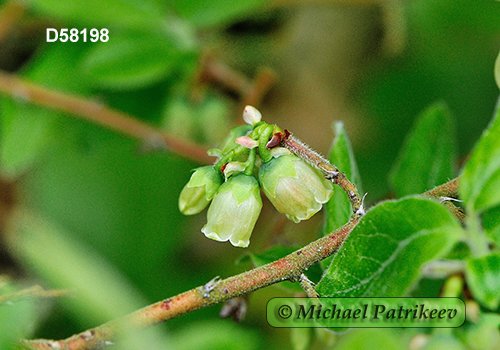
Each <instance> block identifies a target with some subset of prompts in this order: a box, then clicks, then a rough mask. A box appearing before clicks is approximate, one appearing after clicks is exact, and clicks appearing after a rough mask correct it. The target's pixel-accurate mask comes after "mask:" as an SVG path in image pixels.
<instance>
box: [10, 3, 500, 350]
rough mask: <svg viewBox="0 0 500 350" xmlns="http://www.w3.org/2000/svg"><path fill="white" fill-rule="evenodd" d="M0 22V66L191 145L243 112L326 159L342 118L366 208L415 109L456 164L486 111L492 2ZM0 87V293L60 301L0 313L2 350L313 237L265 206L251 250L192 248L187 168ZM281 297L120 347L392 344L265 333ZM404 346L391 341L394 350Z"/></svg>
mask: <svg viewBox="0 0 500 350" xmlns="http://www.w3.org/2000/svg"><path fill="white" fill-rule="evenodd" d="M0 8H1V10H0V40H1V41H0V69H1V70H2V71H3V72H9V73H10V74H13V75H15V76H16V77H19V78H21V79H23V80H24V81H26V82H30V83H32V84H36V85H37V86H40V87H43V88H46V89H50V90H54V91H60V92H64V93H67V94H72V95H76V96H79V97H82V98H84V99H88V100H89V101H98V102H100V103H102V104H104V105H106V106H109V107H110V108H113V109H116V110H118V111H121V112H124V113H127V114H129V115H131V116H133V117H134V118H137V119H139V120H142V121H144V122H146V123H148V124H149V125H151V126H153V127H155V128H157V129H158V130H162V131H164V132H166V133H169V134H170V135H174V136H175V137H178V138H179V139H181V140H188V141H190V142H194V143H196V144H198V145H200V147H201V148H210V147H215V146H216V145H217V143H218V142H219V141H221V140H222V139H223V138H224V136H225V135H226V133H227V132H228V131H229V130H230V128H231V127H232V126H234V125H238V124H241V123H242V120H241V113H242V110H243V106H244V105H245V104H247V103H251V104H253V105H255V106H256V107H258V108H259V109H260V110H261V112H262V115H263V118H264V119H265V120H266V121H267V122H268V123H276V124H278V125H279V126H280V127H282V128H286V129H288V130H290V131H292V132H293V133H294V134H295V135H296V136H297V137H298V138H300V139H301V140H303V141H305V142H306V143H308V144H309V145H311V146H312V147H313V148H315V149H317V150H318V151H320V152H321V153H323V154H326V155H327V154H328V152H329V148H330V146H331V142H332V140H333V137H334V132H333V128H332V123H333V122H334V121H343V122H344V123H345V126H346V129H347V132H348V134H349V136H350V138H351V141H352V143H353V148H354V153H355V156H356V159H357V162H358V167H359V170H360V174H361V179H362V183H363V190H364V191H365V192H367V193H368V196H367V203H369V204H372V203H376V202H377V201H379V200H381V199H385V198H390V197H391V196H392V195H393V194H392V191H391V188H390V186H389V182H388V180H387V178H388V174H389V172H390V170H391V167H392V165H393V163H394V161H395V159H396V157H397V154H398V151H399V148H400V146H401V145H402V143H403V140H404V137H405V135H406V134H407V133H408V131H409V130H410V129H411V126H412V123H413V120H414V119H415V118H416V117H417V116H418V114H419V113H420V112H422V110H424V109H425V108H426V107H427V106H429V105H430V104H432V103H434V102H436V101H444V102H445V103H446V104H447V105H448V107H449V108H450V110H451V112H452V113H453V115H454V118H455V127H456V135H457V146H458V151H459V155H460V157H461V158H460V159H461V160H462V161H463V159H464V158H465V157H466V155H467V154H468V152H469V151H470V150H471V148H472V146H473V144H474V143H475V141H476V140H477V139H478V137H479V136H480V134H481V131H482V130H483V129H484V128H485V126H486V125H487V123H488V121H489V120H490V118H491V116H492V114H493V110H494V106H495V101H496V99H497V97H498V87H497V86H496V85H495V81H494V76H493V68H494V63H495V59H496V57H497V55H498V52H499V50H500V3H499V2H498V1H466V0H458V1H457V0H453V1H451V0H440V1H438V0H388V1H384V0H379V1H362V0H352V1H349V0H331V1H293V0H290V1H283V0H276V1H264V0H243V1H240V2H238V3H237V4H236V3H232V2H229V1H224V0H220V1H211V2H205V1H200V0H196V1H189V2H184V1H181V0H172V1H161V0H147V1H142V2H141V1H124V0H108V1H105V2H101V1H97V0H90V1H78V0H65V1H62V0H32V1H29V2H17V1H0ZM47 28H56V29H60V28H78V29H79V30H82V29H83V28H87V29H89V30H90V29H91V28H98V29H101V28H107V29H109V41H107V42H90V41H87V42H82V39H81V38H80V40H79V41H78V42H65V43H63V42H60V41H58V42H46V29H47ZM89 38H90V36H89ZM0 85H2V86H0V88H1V89H0V90H2V91H3V94H2V95H1V100H0V122H1V125H0V126H1V129H0V172H1V176H0V291H1V292H2V294H5V293H7V292H14V291H16V290H23V289H24V288H28V287H30V286H32V285H34V284H39V285H41V286H43V287H44V288H46V289H64V290H68V291H69V293H70V294H69V296H66V297H58V298H43V299H42V300H39V299H28V300H23V301H19V302H16V303H15V304H14V305H12V307H11V308H9V309H7V308H6V307H5V306H4V305H0V306H1V307H0V347H1V348H8V346H9V345H7V344H8V342H10V341H11V340H12V339H14V338H18V337H27V338H39V337H44V338H53V339H59V338H65V337H68V336H70V335H72V334H74V333H79V332H81V331H83V330H85V329H87V328H90V327H93V326H96V325H98V324H101V323H103V322H106V321H108V320H110V319H113V318H115V317H117V316H120V315H124V314H126V313H128V312H130V311H133V310H135V309H137V308H139V307H142V306H144V305H147V304H149V303H152V302H156V301H158V300H162V299H165V298H167V297H169V296H172V295H175V294H178V293H180V292H183V291H185V290H188V289H191V288H194V287H196V286H198V285H202V284H204V283H206V282H208V281H209V280H210V279H212V278H213V277H215V276H221V277H228V276H231V275H233V274H236V273H239V272H242V271H244V270H247V269H249V268H251V267H252V264H251V261H250V260H249V259H246V258H245V256H246V255H248V253H249V252H252V253H261V252H263V251H265V250H266V249H268V248H269V247H271V246H273V245H275V244H281V245H285V246H291V247H292V246H300V245H303V244H305V243H307V242H309V241H310V240H312V239H314V238H315V237H317V236H318V235H319V231H320V229H321V227H322V221H321V217H320V215H318V216H317V217H314V218H313V219H311V220H310V222H306V223H301V224H299V225H296V224H293V223H291V222H287V221H286V220H285V219H284V218H283V217H282V216H281V215H279V214H277V213H276V212H275V211H274V209H273V208H272V207H271V206H270V205H269V203H264V212H263V214H262V216H261V218H260V219H259V222H258V224H257V227H256V229H255V232H254V234H253V236H252V240H251V244H250V247H249V248H248V249H240V248H234V247H232V246H230V244H229V243H227V244H223V243H218V242H214V241H211V240H208V239H206V238H205V237H204V236H203V234H202V233H201V232H200V229H201V227H202V226H203V225H204V223H205V215H204V213H203V214H199V215H197V216H194V217H184V216H182V215H181V214H180V212H179V210H178V207H177V198H178V195H179V193H180V191H181V189H182V187H183V185H184V184H185V183H186V182H187V181H188V179H189V176H190V171H191V169H192V168H194V167H196V166H199V165H201V164H203V163H202V161H201V160H196V159H195V158H194V157H185V156H180V155H178V154H177V153H176V152H165V151H162V150H159V149H156V148H155V147H154V142H153V141H151V140H150V142H144V140H137V139H136V138H134V137H131V136H130V135H123V134H122V133H120V132H118V131H117V130H113V129H110V128H107V127H105V126H102V125H100V124H99V123H93V122H90V121H87V120H82V119H81V118H79V117H75V115H73V114H71V113H63V112H60V111H58V110H56V109H48V108H44V107H40V106H39V105H38V104H36V103H32V102H31V101H29V100H26V99H22V98H19V94H18V95H16V97H13V96H12V94H11V93H9V92H8V89H7V88H8V86H7V87H6V83H5V81H4V80H3V79H0ZM5 91H7V92H5ZM459 166H460V164H457V169H458V168H459ZM294 293H296V292H294V291H290V290H287V289H286V288H283V287H280V286H273V287H269V288H265V289H263V290H260V291H257V292H255V293H252V295H250V296H249V298H248V303H249V307H248V313H247V315H246V318H245V319H244V320H243V321H242V322H241V323H239V324H236V323H235V322H233V321H232V320H221V319H219V317H218V312H219V307H217V306H216V307H212V308H208V309H204V310H200V311H197V312H194V313H192V314H188V315H185V316H182V317H179V318H178V319H174V320H171V321H168V322H167V324H164V325H161V326H158V327H155V328H154V329H152V330H149V331H146V332H143V333H141V335H139V336H138V337H139V338H138V339H135V340H134V339H133V340H130V342H128V343H124V344H122V345H120V346H122V347H123V348H135V349H139V348H142V349H145V348H148V349H170V348H171V349H188V348H189V349H195V348H198V349H240V348H241V349H260V348H268V349H274V348H276V349H278V348H280V349H283V348H285V349H306V348H308V347H309V348H336V349H361V348H362V346H365V345H366V344H368V345H370V346H371V347H370V348H374V347H373V346H377V344H381V345H380V347H381V348H383V344H386V343H384V342H386V341H389V342H390V341H391V340H390V339H392V338H390V335H391V334H392V333H391V332H392V331H390V330H385V331H381V332H378V333H377V334H375V333H374V332H371V331H360V332H359V333H350V334H348V335H346V336H344V337H343V338H341V339H340V341H339V339H338V338H337V336H335V335H332V334H330V333H327V332H324V331H321V330H319V331H317V330H314V331H313V330H289V329H274V328H272V327H270V326H269V325H268V324H267V322H266V318H265V305H266V302H267V300H269V299H270V298H271V297H274V296H290V295H294ZM15 325H17V326H15ZM19 325H22V326H19ZM352 334H357V336H353V335H352ZM388 334H389V335H388ZM410 335H411V334H409V333H401V334H400V335H399V336H400V337H401V339H402V343H401V344H406V342H408V341H409V338H410ZM379 338H380V339H379ZM366 339H370V340H371V341H370V343H366V342H364V341H365V340H366ZM387 339H389V340H387ZM134 341H137V342H140V343H134ZM138 344H141V345H138ZM363 344H365V345H363ZM374 344H375V345H374Z"/></svg>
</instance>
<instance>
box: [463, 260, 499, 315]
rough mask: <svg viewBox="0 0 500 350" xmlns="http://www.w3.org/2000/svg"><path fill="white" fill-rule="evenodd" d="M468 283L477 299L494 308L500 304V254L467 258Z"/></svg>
mask: <svg viewBox="0 0 500 350" xmlns="http://www.w3.org/2000/svg"><path fill="white" fill-rule="evenodd" d="M466 276H467V283H468V285H469V288H470V289H471V291H472V293H473V294H474V297H475V298H476V300H478V301H479V302H481V303H482V304H484V305H485V306H486V307H488V308H489V309H492V310H496V309H497V308H498V306H499V305H500V295H499V294H498V290H499V289H500V254H498V253H493V254H489V255H486V256H481V257H479V258H470V259H468V260H467V268H466Z"/></svg>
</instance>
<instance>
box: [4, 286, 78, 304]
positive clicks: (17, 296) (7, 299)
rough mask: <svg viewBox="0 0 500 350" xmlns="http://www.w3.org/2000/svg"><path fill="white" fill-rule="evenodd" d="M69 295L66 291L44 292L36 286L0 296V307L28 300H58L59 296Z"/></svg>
mask: <svg viewBox="0 0 500 350" xmlns="http://www.w3.org/2000/svg"><path fill="white" fill-rule="evenodd" d="M69 293H70V292H69V291H68V290H44V289H43V288H42V287H40V286H38V285H36V286H33V287H31V288H27V289H23V290H20V291H18V292H15V293H10V294H4V295H0V305H1V304H9V303H13V302H16V301H19V300H24V299H29V298H58V297H60V296H66V295H68V294H69Z"/></svg>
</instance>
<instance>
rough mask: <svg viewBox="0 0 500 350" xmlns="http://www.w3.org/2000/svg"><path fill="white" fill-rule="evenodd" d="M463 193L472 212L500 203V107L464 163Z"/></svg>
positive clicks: (462, 195)
mask: <svg viewBox="0 0 500 350" xmlns="http://www.w3.org/2000/svg"><path fill="white" fill-rule="evenodd" d="M460 194H461V197H462V199H463V200H464V202H465V204H466V207H467V209H468V210H469V211H477V212H482V211H484V210H486V209H488V208H492V207H494V206H496V205H498V204H500V108H497V110H496V112H495V117H494V118H493V120H492V122H491V123H490V125H489V126H488V128H487V129H486V130H485V131H484V132H483V135H482V136H481V138H480V139H479V141H478V143H477V144H476V146H475V148H474V150H473V151H472V154H471V156H470V158H469V160H468V161H467V163H466V164H465V166H464V169H463V172H462V178H461V180H460Z"/></svg>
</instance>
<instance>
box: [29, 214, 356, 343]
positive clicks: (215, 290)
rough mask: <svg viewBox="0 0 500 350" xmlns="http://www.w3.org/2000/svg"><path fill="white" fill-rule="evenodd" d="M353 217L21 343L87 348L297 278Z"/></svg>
mask: <svg viewBox="0 0 500 350" xmlns="http://www.w3.org/2000/svg"><path fill="white" fill-rule="evenodd" d="M358 221H359V218H354V219H352V220H351V221H349V222H348V223H347V224H345V225H344V226H342V227H340V228H339V229H337V230H335V231H334V232H332V233H331V234H329V235H327V236H325V237H322V238H320V239H318V240H316V241H314V242H312V243H310V244H308V245H307V246H305V247H303V248H301V249H299V250H297V251H295V252H293V253H291V254H289V255H287V256H285V257H284V258H282V259H279V260H277V261H275V262H272V263H270V264H267V265H264V266H261V267H258V268H255V269H253V270H250V271H247V272H244V273H241V274H239V275H236V276H233V277H229V278H227V279H225V280H222V281H218V280H217V279H214V280H212V281H210V282H208V283H207V284H205V285H203V286H200V287H197V288H194V289H191V290H189V291H187V292H184V293H181V294H179V295H176V296H175V297H172V298H168V299H165V300H162V301H159V302H157V303H155V304H152V305H149V306H147V307H145V308H143V309H140V310H137V311H135V312H134V313H132V314H130V315H128V316H125V317H123V318H120V319H117V320H113V321H110V322H108V323H105V324H103V325H101V326H99V327H96V328H93V329H90V330H87V331H85V332H82V333H80V334H77V335H74V336H72V337H70V338H67V339H65V340H59V341H54V340H46V339H39V340H23V341H22V342H21V345H22V346H23V347H24V348H26V349H31V350H34V349H36V350H49V349H68V350H69V349H71V350H77V349H78V350H90V349H97V348H100V347H103V346H105V345H106V342H109V341H112V340H113V339H114V338H116V337H117V336H118V334H119V332H120V330H122V329H126V328H129V327H133V328H145V327H150V326H154V325H156V324H158V323H161V322H165V321H167V320H169V319H172V318H175V317H178V316H181V315H184V314H186V313H189V312H192V311H195V310H198V309H201V308H205V307H208V306H211V305H214V304H218V303H221V302H224V301H227V300H229V299H232V298H234V297H237V296H240V295H243V294H247V293H250V292H252V291H254V290H257V289H260V288H263V287H266V286H269V285H271V284H274V283H278V282H282V281H285V280H289V281H298V280H299V279H300V277H301V275H302V274H303V271H304V270H306V269H307V268H309V267H310V266H312V265H314V264H316V263H317V262H319V261H321V260H323V259H325V258H327V257H329V256H331V255H333V254H335V253H336V252H337V251H338V250H339V249H340V247H341V246H342V244H343V242H344V241H345V239H346V238H347V237H348V236H349V234H350V233H351V231H352V230H353V229H354V227H356V225H357V223H358Z"/></svg>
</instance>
